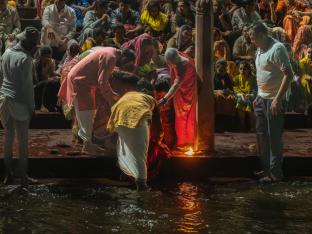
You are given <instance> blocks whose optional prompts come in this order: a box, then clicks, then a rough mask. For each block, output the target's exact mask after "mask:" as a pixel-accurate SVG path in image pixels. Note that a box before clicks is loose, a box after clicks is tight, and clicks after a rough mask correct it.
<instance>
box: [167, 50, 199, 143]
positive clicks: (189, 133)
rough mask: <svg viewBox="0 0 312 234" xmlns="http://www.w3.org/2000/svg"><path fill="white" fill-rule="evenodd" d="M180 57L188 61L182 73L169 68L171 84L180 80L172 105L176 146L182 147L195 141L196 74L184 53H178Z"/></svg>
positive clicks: (191, 62) (189, 58) (192, 63)
mask: <svg viewBox="0 0 312 234" xmlns="http://www.w3.org/2000/svg"><path fill="white" fill-rule="evenodd" d="M180 55H181V56H183V57H185V58H187V59H188V60H189V61H185V62H183V68H184V71H179V70H177V69H176V68H170V77H171V83H173V82H174V81H175V80H176V79H178V80H182V83H181V84H180V87H179V88H178V89H177V91H176V93H175V95H174V96H173V104H174V110H175V129H176V135H177V146H178V147H183V146H191V145H193V144H194V139H195V117H196V80H197V74H196V69H195V63H194V60H193V59H192V58H191V57H189V56H188V55H186V54H185V53H182V52H180Z"/></svg>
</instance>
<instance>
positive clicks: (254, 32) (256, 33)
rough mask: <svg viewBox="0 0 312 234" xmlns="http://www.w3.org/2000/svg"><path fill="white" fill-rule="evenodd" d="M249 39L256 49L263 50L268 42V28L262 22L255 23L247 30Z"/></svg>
mask: <svg viewBox="0 0 312 234" xmlns="http://www.w3.org/2000/svg"><path fill="white" fill-rule="evenodd" d="M248 33H249V37H250V40H251V42H252V43H254V44H255V46H256V47H259V48H263V47H264V46H265V45H266V43H267V40H268V37H269V34H268V28H267V26H266V25H265V24H264V23H262V22H260V21H259V22H256V23H255V24H253V25H252V26H251V27H250V28H249V32H248Z"/></svg>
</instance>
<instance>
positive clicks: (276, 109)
mask: <svg viewBox="0 0 312 234" xmlns="http://www.w3.org/2000/svg"><path fill="white" fill-rule="evenodd" d="M279 110H280V102H279V100H277V99H276V98H274V99H273V101H272V103H271V111H272V115H273V116H276V115H277V114H278V112H279Z"/></svg>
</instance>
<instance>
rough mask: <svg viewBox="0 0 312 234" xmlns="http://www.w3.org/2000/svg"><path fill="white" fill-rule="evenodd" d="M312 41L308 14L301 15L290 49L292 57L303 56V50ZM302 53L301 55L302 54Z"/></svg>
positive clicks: (311, 29) (298, 57)
mask: <svg viewBox="0 0 312 234" xmlns="http://www.w3.org/2000/svg"><path fill="white" fill-rule="evenodd" d="M311 41H312V25H311V19H310V16H304V17H302V20H301V22H300V26H299V28H298V31H297V33H296V36H295V39H294V42H293V46H292V50H293V52H294V57H295V58H296V59H300V58H302V57H303V56H304V52H305V51H306V50H307V47H308V45H309V44H310V43H311ZM302 55H303V56H302Z"/></svg>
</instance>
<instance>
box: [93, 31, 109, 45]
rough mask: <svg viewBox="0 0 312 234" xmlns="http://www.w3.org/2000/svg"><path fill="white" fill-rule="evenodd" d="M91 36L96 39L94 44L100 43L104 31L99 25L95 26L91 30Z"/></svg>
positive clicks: (102, 39) (103, 37) (103, 38)
mask: <svg viewBox="0 0 312 234" xmlns="http://www.w3.org/2000/svg"><path fill="white" fill-rule="evenodd" d="M93 38H94V40H95V41H96V44H97V45H100V44H102V42H103V41H104V40H105V39H106V32H105V31H104V30H103V29H102V28H100V27H98V28H95V29H94V30H93Z"/></svg>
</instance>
